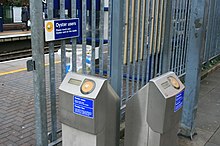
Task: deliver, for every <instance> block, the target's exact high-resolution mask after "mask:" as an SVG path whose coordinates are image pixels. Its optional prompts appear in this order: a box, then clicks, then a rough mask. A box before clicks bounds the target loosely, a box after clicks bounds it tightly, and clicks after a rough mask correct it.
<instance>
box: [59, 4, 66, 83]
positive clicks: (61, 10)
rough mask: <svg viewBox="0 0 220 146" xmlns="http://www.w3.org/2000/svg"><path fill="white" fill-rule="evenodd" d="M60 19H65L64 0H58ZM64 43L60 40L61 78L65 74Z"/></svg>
mask: <svg viewBox="0 0 220 146" xmlns="http://www.w3.org/2000/svg"><path fill="white" fill-rule="evenodd" d="M60 19H65V0H60ZM65 45H66V43H65V40H62V41H61V79H62V80H63V79H64V78H65V76H66V46H65Z"/></svg>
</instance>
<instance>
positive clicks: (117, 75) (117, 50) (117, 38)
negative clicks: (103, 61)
mask: <svg viewBox="0 0 220 146" xmlns="http://www.w3.org/2000/svg"><path fill="white" fill-rule="evenodd" d="M111 4H112V11H111V12H112V13H111V14H112V25H111V26H112V34H111V42H110V43H111V45H110V46H111V53H112V54H111V56H112V58H111V85H112V87H113V89H114V90H115V91H116V93H117V94H118V95H120V93H121V81H122V75H121V74H122V69H121V67H122V59H123V58H122V47H123V43H122V42H123V33H124V32H123V19H122V17H123V10H124V9H123V1H122V0H112V3H111ZM121 98H122V97H121ZM117 119H118V122H117V129H118V131H117V137H116V138H117V143H116V145H117V146H119V133H120V104H119V105H118V115H117Z"/></svg>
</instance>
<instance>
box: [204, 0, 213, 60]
mask: <svg viewBox="0 0 220 146" xmlns="http://www.w3.org/2000/svg"><path fill="white" fill-rule="evenodd" d="M213 7H214V3H213V1H212V0H210V1H209V16H208V27H207V35H206V36H207V37H206V44H205V48H206V51H205V54H206V56H205V62H206V63H208V61H209V50H210V42H211V35H212V33H211V32H212V31H211V30H212V16H213V12H214V9H213Z"/></svg>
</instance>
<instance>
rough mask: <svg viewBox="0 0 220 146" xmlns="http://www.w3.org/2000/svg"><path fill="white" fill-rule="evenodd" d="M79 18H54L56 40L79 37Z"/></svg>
mask: <svg viewBox="0 0 220 146" xmlns="http://www.w3.org/2000/svg"><path fill="white" fill-rule="evenodd" d="M79 26H80V25H79V19H78V18H74V19H65V20H54V36H55V38H54V39H55V40H60V39H66V38H73V37H79V33H80V30H79Z"/></svg>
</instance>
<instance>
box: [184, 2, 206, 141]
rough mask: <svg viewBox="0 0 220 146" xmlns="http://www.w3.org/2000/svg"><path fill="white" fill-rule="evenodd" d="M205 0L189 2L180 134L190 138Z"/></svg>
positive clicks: (193, 124)
mask: <svg viewBox="0 0 220 146" xmlns="http://www.w3.org/2000/svg"><path fill="white" fill-rule="evenodd" d="M204 10H205V0H191V13H190V24H189V26H190V31H189V46H188V51H187V62H186V63H187V65H186V76H185V85H186V90H185V98H184V106H183V113H182V120H181V130H180V134H182V135H185V136H189V137H191V138H192V136H193V135H194V134H195V133H196V130H195V117H196V112H197V104H198V94H199V88H200V77H201V76H200V74H201V73H200V69H201V58H200V56H201V52H202V49H201V48H202V40H203V35H204V28H203V24H204V22H203V19H204Z"/></svg>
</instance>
